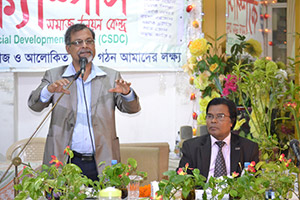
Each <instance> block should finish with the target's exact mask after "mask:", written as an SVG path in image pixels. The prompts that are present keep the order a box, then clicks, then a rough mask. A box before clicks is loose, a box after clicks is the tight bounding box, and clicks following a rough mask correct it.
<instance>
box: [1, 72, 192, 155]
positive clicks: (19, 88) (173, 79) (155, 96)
mask: <svg viewBox="0 0 300 200" xmlns="http://www.w3.org/2000/svg"><path fill="white" fill-rule="evenodd" d="M42 76H43V72H16V73H14V85H15V86H14V91H15V96H14V113H15V114H14V121H13V123H12V124H14V129H13V131H14V133H9V134H10V135H11V137H10V138H7V136H5V135H4V134H5V133H2V131H1V136H0V137H1V138H0V146H1V148H0V150H1V152H0V155H1V154H2V155H5V151H6V149H7V148H8V146H9V145H11V144H12V143H13V142H14V141H17V140H20V139H24V138H28V137H30V136H31V135H32V134H33V133H34V132H35V130H36V128H37V126H38V125H39V124H40V122H41V121H42V119H43V117H44V116H45V115H46V113H47V112H48V110H49V109H48V110H45V111H43V112H42V113H36V112H33V111H31V110H30V109H29V108H28V106H27V99H28V96H29V94H30V92H31V91H32V90H34V89H35V88H36V87H37V86H38V84H39V82H40V80H41V78H42ZM122 76H123V78H124V79H125V80H127V81H130V82H131V83H132V87H133V88H134V90H135V91H136V93H137V94H138V96H139V97H140V102H141V107H142V110H141V111H140V112H139V113H137V114H134V115H128V114H123V113H120V112H119V111H117V114H116V125H117V134H118V136H119V138H120V142H121V143H129V142H168V143H169V145H170V148H171V150H172V149H173V148H174V143H175V137H176V135H177V132H178V130H179V128H180V126H182V125H192V124H193V121H192V109H193V103H192V102H191V101H190V99H189V98H190V93H191V92H192V91H193V88H192V87H191V86H190V85H189V83H188V76H187V75H186V74H185V73H183V72H176V71H171V72H122ZM1 99H3V97H1V94H0V102H1ZM10 109H11V108H10ZM1 113H2V111H1ZM1 115H2V114H1ZM49 120H50V118H48V120H47V121H46V122H45V124H44V125H43V126H42V128H41V129H40V130H39V131H38V132H37V134H36V136H37V137H46V135H47V130H48V124H49ZM1 123H5V122H2V121H1V122H0V126H1V127H3V126H5V125H6V124H1Z"/></svg>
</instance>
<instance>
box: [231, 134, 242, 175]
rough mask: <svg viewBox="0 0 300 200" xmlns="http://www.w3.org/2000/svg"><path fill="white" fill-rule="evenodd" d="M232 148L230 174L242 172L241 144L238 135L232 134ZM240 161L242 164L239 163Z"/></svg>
mask: <svg viewBox="0 0 300 200" xmlns="http://www.w3.org/2000/svg"><path fill="white" fill-rule="evenodd" d="M230 145H231V149H230V174H231V173H232V172H238V173H240V172H241V167H240V165H241V164H242V163H240V162H241V161H240V157H241V146H240V141H239V138H238V136H236V135H234V134H231V144H230ZM239 163H240V164H239Z"/></svg>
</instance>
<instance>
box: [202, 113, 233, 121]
mask: <svg viewBox="0 0 300 200" xmlns="http://www.w3.org/2000/svg"><path fill="white" fill-rule="evenodd" d="M225 117H230V116H228V115H225V114H223V113H219V114H217V115H216V116H214V115H213V114H209V113H207V114H206V117H205V118H206V120H209V121H211V120H213V119H214V118H216V120H218V121H223V120H224V119H225Z"/></svg>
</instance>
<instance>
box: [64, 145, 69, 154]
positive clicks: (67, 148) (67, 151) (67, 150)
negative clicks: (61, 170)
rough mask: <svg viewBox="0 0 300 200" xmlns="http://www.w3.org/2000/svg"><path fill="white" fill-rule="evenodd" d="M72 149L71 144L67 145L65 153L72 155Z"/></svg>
mask: <svg viewBox="0 0 300 200" xmlns="http://www.w3.org/2000/svg"><path fill="white" fill-rule="evenodd" d="M70 151H71V149H70V146H67V147H66V148H65V150H64V154H66V153H67V154H68V155H69V156H70Z"/></svg>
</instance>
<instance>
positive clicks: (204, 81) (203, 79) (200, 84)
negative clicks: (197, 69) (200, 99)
mask: <svg viewBox="0 0 300 200" xmlns="http://www.w3.org/2000/svg"><path fill="white" fill-rule="evenodd" d="M209 76H210V73H209V72H208V71H204V72H203V73H201V74H199V76H197V77H196V79H195V80H194V83H195V87H196V88H198V89H200V90H205V88H206V87H207V86H208V85H209V84H210V83H211V81H209V80H208V79H209Z"/></svg>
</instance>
